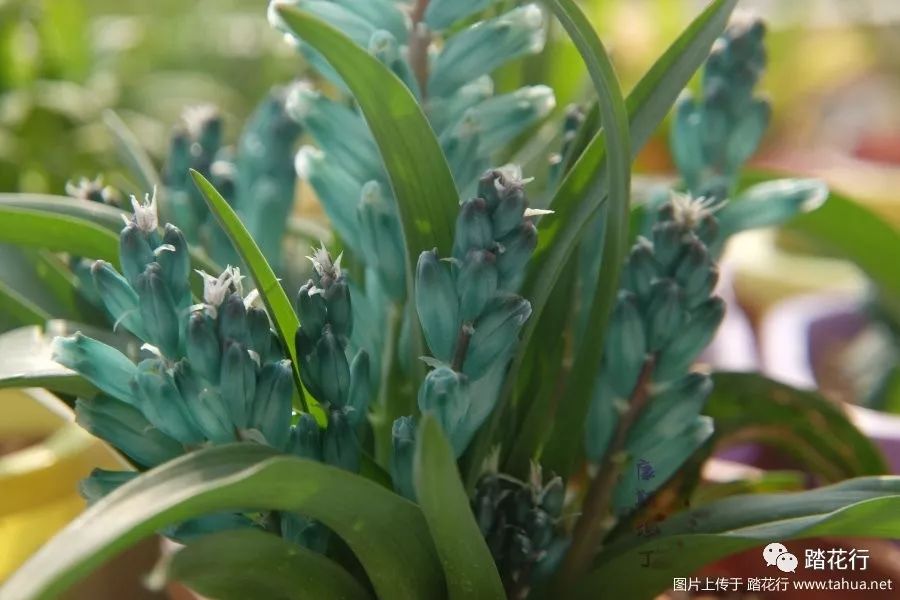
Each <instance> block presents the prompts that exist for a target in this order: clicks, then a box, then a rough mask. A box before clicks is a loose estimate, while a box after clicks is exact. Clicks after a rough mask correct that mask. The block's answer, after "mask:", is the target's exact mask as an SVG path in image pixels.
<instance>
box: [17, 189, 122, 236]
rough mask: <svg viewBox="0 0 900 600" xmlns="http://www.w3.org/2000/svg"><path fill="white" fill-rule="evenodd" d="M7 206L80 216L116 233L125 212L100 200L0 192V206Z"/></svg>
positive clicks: (120, 226)
mask: <svg viewBox="0 0 900 600" xmlns="http://www.w3.org/2000/svg"><path fill="white" fill-rule="evenodd" d="M7 206H8V207H12V208H27V209H29V210H36V211H41V212H48V213H56V214H60V215H67V216H70V217H78V218H79V219H84V220H85V221H92V222H94V223H96V224H97V225H100V226H101V227H105V228H106V229H109V230H110V231H114V232H116V233H118V232H119V230H120V229H122V215H124V214H125V213H124V212H123V211H121V210H119V209H118V208H115V207H113V206H108V205H106V204H101V203H99V202H91V201H90V200H81V199H80V198H70V197H69V196H51V195H49V194H0V207H7Z"/></svg>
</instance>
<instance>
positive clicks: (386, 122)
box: [277, 6, 459, 280]
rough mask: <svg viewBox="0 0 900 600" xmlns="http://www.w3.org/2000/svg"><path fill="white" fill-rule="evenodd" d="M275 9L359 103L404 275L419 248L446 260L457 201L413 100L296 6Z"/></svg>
mask: <svg viewBox="0 0 900 600" xmlns="http://www.w3.org/2000/svg"><path fill="white" fill-rule="evenodd" d="M277 10H278V14H279V15H281V17H282V18H283V19H284V21H285V23H286V24H287V25H288V26H290V27H291V29H292V30H293V31H294V32H295V33H296V34H297V36H298V37H300V38H302V39H303V41H304V42H306V43H307V44H309V45H310V46H312V47H313V48H315V49H316V50H317V51H318V52H320V53H321V54H322V56H324V57H325V58H326V59H327V60H328V62H329V64H330V65H331V66H332V67H333V68H334V70H335V71H337V72H338V74H339V75H340V76H341V77H342V78H343V80H344V83H346V84H347V87H348V88H349V89H350V91H351V92H352V93H353V96H354V98H355V99H356V102H357V103H358V104H359V108H360V110H361V111H362V113H363V116H364V117H365V118H366V122H367V123H368V125H369V129H371V130H372V134H373V135H374V136H375V142H376V143H377V144H378V148H379V150H380V151H381V158H382V160H383V161H384V166H385V169H386V171H387V174H388V178H389V179H390V182H391V187H392V189H393V191H394V197H395V198H396V199H397V207H398V209H399V211H400V219H401V221H402V223H403V234H404V237H405V238H406V250H407V262H408V265H407V270H408V272H409V273H412V272H413V268H414V266H415V264H416V260H418V257H419V254H420V253H421V252H423V251H424V250H431V249H432V248H435V247H436V248H437V249H438V251H439V252H440V254H441V255H442V256H448V255H449V254H450V246H451V244H452V242H453V224H454V223H455V222H456V212H457V208H458V206H459V197H458V194H457V191H456V185H455V184H454V182H453V176H452V175H451V174H450V168H449V167H448V166H447V161H446V160H445V158H444V154H443V152H442V151H441V147H440V144H439V143H438V141H437V138H436V137H435V135H434V133H433V131H432V130H431V126H430V125H429V123H428V120H427V119H426V118H425V115H424V114H423V112H422V109H421V107H420V106H419V104H418V103H417V102H416V99H415V97H414V96H413V95H412V93H410V91H409V90H408V89H407V88H406V86H405V85H404V84H403V82H401V81H400V79H398V78H397V76H396V75H394V73H393V72H392V71H391V70H390V69H388V68H387V67H385V66H384V65H383V64H381V62H379V61H378V59H376V58H375V57H374V56H372V55H371V54H369V53H368V52H366V51H365V50H364V49H363V48H360V47H359V46H357V45H356V44H355V43H354V42H353V41H352V40H350V38H348V37H347V36H345V35H344V34H342V33H341V32H339V31H338V30H337V29H335V28H333V27H332V26H330V25H328V24H327V23H325V22H324V21H322V20H320V19H317V18H316V17H313V16H311V15H310V14H309V13H307V12H304V11H302V10H300V9H298V8H296V7H291V6H279V7H278V8H277ZM411 279H412V278H411V277H410V280H411Z"/></svg>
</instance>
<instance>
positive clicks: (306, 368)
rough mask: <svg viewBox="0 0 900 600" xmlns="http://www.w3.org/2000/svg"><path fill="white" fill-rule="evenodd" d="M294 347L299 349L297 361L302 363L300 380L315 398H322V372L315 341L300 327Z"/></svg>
mask: <svg viewBox="0 0 900 600" xmlns="http://www.w3.org/2000/svg"><path fill="white" fill-rule="evenodd" d="M294 345H295V346H296V348H297V359H298V360H299V361H300V380H301V381H302V382H303V385H304V386H306V389H308V390H309V391H310V393H312V395H313V396H314V397H315V398H321V397H322V390H321V388H320V387H319V381H321V378H322V370H321V367H320V365H319V357H318V354H317V353H316V342H315V340H313V339H310V337H309V336H308V335H306V331H305V330H304V328H303V327H299V328H298V329H297V333H295V334H294Z"/></svg>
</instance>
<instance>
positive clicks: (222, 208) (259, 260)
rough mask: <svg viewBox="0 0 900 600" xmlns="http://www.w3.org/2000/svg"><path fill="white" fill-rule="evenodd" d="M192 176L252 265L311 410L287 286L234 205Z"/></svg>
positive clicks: (302, 400) (304, 404)
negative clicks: (279, 278)
mask: <svg viewBox="0 0 900 600" xmlns="http://www.w3.org/2000/svg"><path fill="white" fill-rule="evenodd" d="M191 177H193V178H194V183H195V184H196V185H197V187H198V188H199V189H200V192H201V193H202V194H203V197H204V198H205V199H206V205H207V206H209V210H210V211H211V212H212V214H213V215H214V216H215V217H216V220H217V221H218V222H219V224H220V225H221V226H222V230H223V231H224V232H225V233H226V235H228V239H230V240H231V243H232V245H233V246H234V249H235V250H236V251H237V253H238V254H239V255H240V256H241V259H243V261H244V263H245V264H246V265H247V267H248V268H249V269H250V275H251V276H252V277H253V281H254V282H256V288H257V290H259V297H260V298H261V299H262V301H263V304H265V305H266V310H268V311H269V316H270V317H271V318H272V322H273V323H274V324H275V331H276V332H277V333H278V337H279V338H281V343H282V344H283V345H284V347H285V348H287V351H288V355H289V356H290V358H291V367H292V369H293V372H294V385H295V387H296V389H297V392H298V393H299V394H300V404H301V406H302V408H303V410H304V411H309V407H308V406H307V401H306V396H305V394H304V393H303V383H302V382H301V381H300V368H299V364H300V363H299V361H298V360H297V348H296V346H295V345H294V335H295V334H296V333H297V328H298V327H300V320H299V319H298V318H297V315H296V313H294V307H293V306H291V301H290V300H289V299H288V297H287V294H286V293H285V291H284V288H282V287H281V283H280V282H279V281H278V278H277V277H276V276H275V272H274V271H273V270H272V267H271V266H269V263H268V262H267V261H266V257H265V256H263V253H262V251H261V250H260V249H259V246H257V245H256V242H255V241H254V240H253V236H251V235H250V232H249V231H247V228H246V227H244V224H243V223H241V220H240V218H239V217H238V216H237V213H235V212H234V209H233V208H231V205H230V204H228V202H227V201H226V200H225V198H223V197H222V195H221V194H220V193H219V192H218V191H217V190H216V188H214V187H213V185H212V184H211V183H210V182H209V181H207V180H206V178H205V177H204V176H203V175H201V174H200V173H199V172H197V171H195V170H193V169H191ZM316 406H318V405H316Z"/></svg>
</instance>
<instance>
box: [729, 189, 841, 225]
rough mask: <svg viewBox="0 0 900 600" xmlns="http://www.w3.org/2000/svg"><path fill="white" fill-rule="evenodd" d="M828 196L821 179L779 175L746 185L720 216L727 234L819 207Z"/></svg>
mask: <svg viewBox="0 0 900 600" xmlns="http://www.w3.org/2000/svg"><path fill="white" fill-rule="evenodd" d="M827 197H828V187H827V186H826V185H825V183H824V182H822V181H819V180H817V179H778V180H775V181H766V182H764V183H759V184H757V185H754V186H751V187H749V188H748V189H746V190H745V191H744V192H743V193H742V194H741V195H740V196H738V197H737V198H735V199H734V200H732V201H731V202H729V203H728V204H726V205H725V206H724V207H722V210H720V211H719V212H718V213H716V217H717V219H718V221H719V226H720V227H721V230H722V234H723V237H728V236H731V235H734V234H735V233H738V232H740V231H745V230H747V229H757V228H760V227H771V226H773V225H780V224H781V223H784V222H785V221H787V220H788V219H790V218H791V217H793V216H795V215H797V214H799V213H803V212H809V211H811V210H815V209H816V208H818V207H819V206H821V205H822V203H823V202H825V199H826V198H827Z"/></svg>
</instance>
